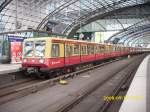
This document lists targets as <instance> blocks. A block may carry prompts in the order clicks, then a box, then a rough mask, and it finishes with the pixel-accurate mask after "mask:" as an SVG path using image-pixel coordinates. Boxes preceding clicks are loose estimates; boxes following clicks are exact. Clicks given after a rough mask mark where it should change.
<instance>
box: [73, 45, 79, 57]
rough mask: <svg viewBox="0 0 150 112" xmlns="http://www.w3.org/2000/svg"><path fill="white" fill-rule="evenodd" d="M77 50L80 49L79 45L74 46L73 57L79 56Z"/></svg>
mask: <svg viewBox="0 0 150 112" xmlns="http://www.w3.org/2000/svg"><path fill="white" fill-rule="evenodd" d="M79 49H80V47H79V45H74V54H75V55H78V54H79Z"/></svg>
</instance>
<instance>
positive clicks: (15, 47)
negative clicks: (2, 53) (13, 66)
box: [11, 42, 22, 63]
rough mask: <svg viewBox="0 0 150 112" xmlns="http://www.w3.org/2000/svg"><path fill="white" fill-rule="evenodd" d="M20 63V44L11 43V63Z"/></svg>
mask: <svg viewBox="0 0 150 112" xmlns="http://www.w3.org/2000/svg"><path fill="white" fill-rule="evenodd" d="M21 62H22V42H11V63H21Z"/></svg>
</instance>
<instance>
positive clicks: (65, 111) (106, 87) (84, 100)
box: [56, 56, 145, 112]
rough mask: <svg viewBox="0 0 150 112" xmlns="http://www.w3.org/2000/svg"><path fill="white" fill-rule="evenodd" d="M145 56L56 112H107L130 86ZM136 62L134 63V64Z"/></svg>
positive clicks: (98, 83)
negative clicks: (120, 94)
mask: <svg viewBox="0 0 150 112" xmlns="http://www.w3.org/2000/svg"><path fill="white" fill-rule="evenodd" d="M144 57H145V56H141V57H140V59H139V58H135V59H134V60H133V61H132V62H131V63H129V64H128V65H127V66H126V67H123V68H122V69H120V70H119V71H116V73H114V74H112V75H111V76H110V77H108V78H107V79H106V80H104V81H102V82H98V80H97V82H96V81H95V83H97V84H95V86H94V87H92V88H90V89H89V88H87V90H85V92H84V93H83V94H82V95H80V96H78V97H76V98H75V99H73V100H72V101H71V102H69V103H68V104H64V105H63V106H62V107H60V108H59V109H57V110H56V112H76V111H77V112H106V111H107V109H108V108H109V106H110V105H111V104H112V103H113V102H114V101H115V99H113V98H116V97H117V95H118V93H119V92H120V91H122V89H123V88H124V87H125V86H127V85H129V84H126V83H129V82H131V80H132V78H133V76H134V73H135V71H136V69H137V68H138V66H139V64H140V63H141V61H142V60H143V58H144ZM133 62H134V63H133Z"/></svg>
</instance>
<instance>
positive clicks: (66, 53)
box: [65, 45, 73, 56]
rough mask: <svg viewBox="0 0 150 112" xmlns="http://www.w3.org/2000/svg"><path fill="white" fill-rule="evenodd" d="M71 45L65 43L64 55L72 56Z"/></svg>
mask: <svg viewBox="0 0 150 112" xmlns="http://www.w3.org/2000/svg"><path fill="white" fill-rule="evenodd" d="M72 54H73V47H72V46H71V45H65V56H72Z"/></svg>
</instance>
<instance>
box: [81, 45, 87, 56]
mask: <svg viewBox="0 0 150 112" xmlns="http://www.w3.org/2000/svg"><path fill="white" fill-rule="evenodd" d="M86 51H87V49H86V46H82V47H81V52H82V54H83V55H86Z"/></svg>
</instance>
